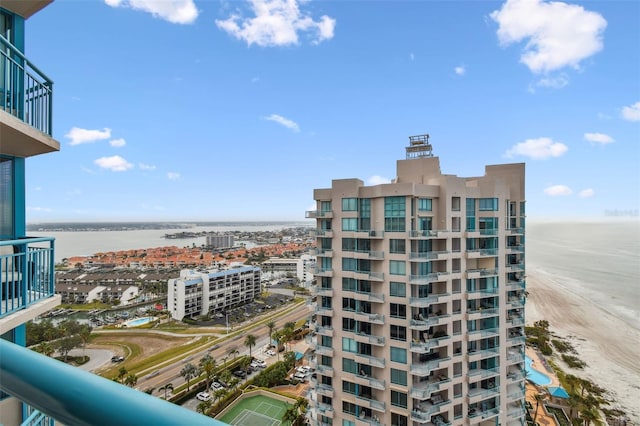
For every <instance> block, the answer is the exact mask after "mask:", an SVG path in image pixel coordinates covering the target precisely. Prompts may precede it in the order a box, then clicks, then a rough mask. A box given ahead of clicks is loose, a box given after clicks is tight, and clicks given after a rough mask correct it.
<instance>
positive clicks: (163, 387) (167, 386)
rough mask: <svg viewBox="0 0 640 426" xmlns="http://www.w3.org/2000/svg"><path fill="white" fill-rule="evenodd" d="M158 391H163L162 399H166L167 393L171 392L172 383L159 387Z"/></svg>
mask: <svg viewBox="0 0 640 426" xmlns="http://www.w3.org/2000/svg"><path fill="white" fill-rule="evenodd" d="M158 390H160V391H164V399H167V391H170V392H173V383H171V382H169V383H167V384H165V385H164V386H160V388H159V389H158Z"/></svg>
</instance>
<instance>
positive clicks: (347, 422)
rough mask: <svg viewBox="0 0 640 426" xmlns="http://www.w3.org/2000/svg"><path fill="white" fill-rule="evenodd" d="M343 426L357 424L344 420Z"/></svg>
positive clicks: (354, 425)
mask: <svg viewBox="0 0 640 426" xmlns="http://www.w3.org/2000/svg"><path fill="white" fill-rule="evenodd" d="M342 426H356V422H352V421H351V420H347V419H342Z"/></svg>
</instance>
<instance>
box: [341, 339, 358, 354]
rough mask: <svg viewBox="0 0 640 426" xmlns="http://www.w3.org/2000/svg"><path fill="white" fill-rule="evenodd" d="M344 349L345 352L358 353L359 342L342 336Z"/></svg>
mask: <svg viewBox="0 0 640 426" xmlns="http://www.w3.org/2000/svg"><path fill="white" fill-rule="evenodd" d="M342 350H343V351H345V352H352V353H357V352H358V342H356V341H355V340H353V339H350V338H348V337H343V338H342Z"/></svg>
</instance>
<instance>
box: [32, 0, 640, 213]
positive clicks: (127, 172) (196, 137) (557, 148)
mask: <svg viewBox="0 0 640 426" xmlns="http://www.w3.org/2000/svg"><path fill="white" fill-rule="evenodd" d="M26 45H27V46H26V47H27V49H26V50H27V56H28V57H29V59H30V60H32V61H33V62H34V63H35V64H36V65H37V66H38V67H39V68H40V69H42V70H43V71H44V72H45V73H46V74H47V75H48V76H49V77H50V78H52V79H53V80H54V82H55V85H54V108H55V109H54V137H55V138H56V139H57V140H59V141H60V142H61V150H60V152H58V153H55V154H49V155H44V156H40V157H34V158H31V159H29V160H28V162H27V193H28V196H27V220H28V222H30V223H33V222H50V221H102V220H110V221H111V220H113V221H121V220H123V221H124V220H140V221H144V220H187V221H188V220H211V221H214V220H303V219H304V212H305V210H310V209H312V208H314V207H313V189H314V188H325V187H330V186H331V180H332V179H341V178H360V179H362V180H363V181H365V182H367V183H369V184H375V183H380V182H388V181H389V180H390V179H392V178H394V177H395V171H396V160H400V159H403V158H404V157H405V147H406V145H407V144H408V136H411V135H417V134H423V133H429V134H430V135H431V139H430V140H431V142H432V144H433V147H434V153H435V155H437V156H438V157H440V163H441V169H442V172H443V173H447V174H455V175H458V176H463V177H471V176H481V175H483V174H484V166H485V165H486V164H500V163H508V162H526V164H527V166H526V167H527V169H526V170H527V176H526V179H527V181H526V186H527V188H526V190H527V203H528V207H527V209H528V210H527V214H528V217H529V218H530V220H534V219H542V218H602V217H603V216H605V215H607V214H610V213H611V212H616V211H617V212H620V213H624V212H631V213H633V212H634V211H635V213H636V214H637V211H638V210H637V209H638V207H639V204H640V203H639V194H640V188H639V186H640V175H639V173H640V172H639V171H638V166H639V164H640V3H638V2H635V1H588V2H581V3H577V2H572V3H563V2H554V3H550V2H545V1H538V0H508V1H502V2H490V1H474V2H462V1H451V2H444V1H395V2H391V1H389V2H387V1H355V0H354V1H319V0H317V1H300V0H298V1H296V0H288V1H285V0H280V1H276V0H271V1H267V0H253V1H240V0H237V1H198V0H194V1H191V0H172V1H171V0H163V1H158V0H153V1H149V0H106V1H87V2H79V1H70V0H69V1H68V0H56V1H55V2H54V3H53V4H51V5H50V6H48V7H46V8H45V9H44V10H42V11H41V12H39V13H38V14H36V15H35V16H33V17H32V18H30V19H29V20H28V21H27V40H26Z"/></svg>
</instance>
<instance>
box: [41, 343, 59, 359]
mask: <svg viewBox="0 0 640 426" xmlns="http://www.w3.org/2000/svg"><path fill="white" fill-rule="evenodd" d="M37 351H38V352H40V353H41V354H42V355H45V356H51V355H53V353H54V352H55V350H54V349H53V346H51V343H49V342H42V343H40V344H39V345H38V347H37Z"/></svg>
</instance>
